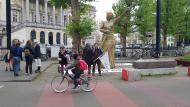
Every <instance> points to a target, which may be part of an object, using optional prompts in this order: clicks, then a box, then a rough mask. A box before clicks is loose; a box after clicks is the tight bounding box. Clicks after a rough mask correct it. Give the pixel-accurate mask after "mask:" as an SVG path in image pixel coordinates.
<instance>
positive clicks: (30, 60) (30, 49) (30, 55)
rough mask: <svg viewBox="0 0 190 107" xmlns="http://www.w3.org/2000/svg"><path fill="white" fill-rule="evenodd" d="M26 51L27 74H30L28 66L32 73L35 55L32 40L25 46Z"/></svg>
mask: <svg viewBox="0 0 190 107" xmlns="http://www.w3.org/2000/svg"><path fill="white" fill-rule="evenodd" d="M24 53H25V61H26V66H25V70H26V75H27V76H29V73H28V68H29V71H30V75H32V63H33V55H34V49H33V47H32V41H31V40H28V41H27V43H26V45H25V47H24Z"/></svg>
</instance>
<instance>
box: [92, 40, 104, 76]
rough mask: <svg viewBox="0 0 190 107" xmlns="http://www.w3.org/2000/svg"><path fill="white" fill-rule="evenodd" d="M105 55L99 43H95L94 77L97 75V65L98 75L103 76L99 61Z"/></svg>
mask: <svg viewBox="0 0 190 107" xmlns="http://www.w3.org/2000/svg"><path fill="white" fill-rule="evenodd" d="M102 54H103V51H102V49H101V48H100V46H99V44H98V43H95V46H94V49H93V56H94V63H93V75H95V67H96V64H97V65H98V73H99V76H102V74H101V62H100V60H99V57H100V56H101V55H102Z"/></svg>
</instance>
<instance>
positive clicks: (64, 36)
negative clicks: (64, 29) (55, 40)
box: [63, 33, 67, 45]
mask: <svg viewBox="0 0 190 107" xmlns="http://www.w3.org/2000/svg"><path fill="white" fill-rule="evenodd" d="M63 43H64V45H67V34H66V33H64V34H63Z"/></svg>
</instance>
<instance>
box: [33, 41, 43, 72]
mask: <svg viewBox="0 0 190 107" xmlns="http://www.w3.org/2000/svg"><path fill="white" fill-rule="evenodd" d="M34 59H35V62H36V67H37V69H36V70H35V73H38V72H40V70H41V66H42V62H41V51H40V45H39V44H38V40H34Z"/></svg>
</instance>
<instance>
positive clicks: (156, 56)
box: [155, 0, 161, 58]
mask: <svg viewBox="0 0 190 107" xmlns="http://www.w3.org/2000/svg"><path fill="white" fill-rule="evenodd" d="M156 13H157V14H156V15H157V16H156V55H155V58H159V57H160V21H161V20H160V18H161V0H157V8H156Z"/></svg>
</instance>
